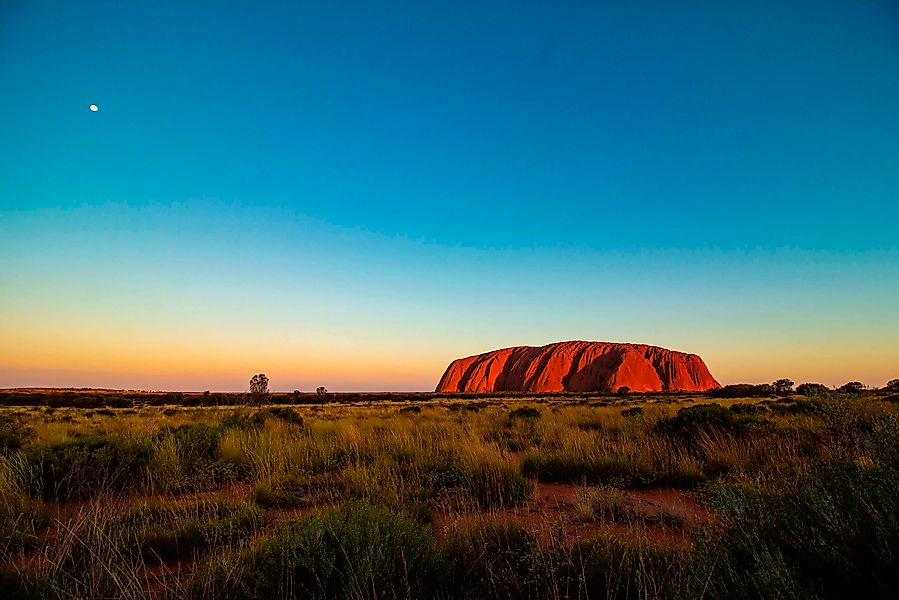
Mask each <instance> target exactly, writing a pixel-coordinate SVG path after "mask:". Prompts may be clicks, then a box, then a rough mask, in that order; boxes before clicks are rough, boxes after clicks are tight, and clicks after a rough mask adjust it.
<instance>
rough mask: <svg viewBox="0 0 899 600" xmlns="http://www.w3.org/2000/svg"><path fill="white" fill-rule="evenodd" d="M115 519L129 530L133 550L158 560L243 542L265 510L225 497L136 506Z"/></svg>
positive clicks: (146, 557) (258, 523)
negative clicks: (223, 499)
mask: <svg viewBox="0 0 899 600" xmlns="http://www.w3.org/2000/svg"><path fill="white" fill-rule="evenodd" d="M114 522H115V524H116V525H118V526H120V527H122V528H123V531H127V532H128V538H129V541H130V542H131V543H130V545H129V547H130V548H131V549H133V551H135V552H136V553H138V554H139V555H140V556H141V557H142V559H143V560H145V561H150V562H155V561H163V560H171V559H176V558H185V557H190V556H192V555H194V554H196V553H197V552H200V551H203V550H206V549H208V548H214V547H218V546H222V545H237V544H240V543H241V542H244V541H246V540H247V539H248V538H249V536H250V535H251V534H252V533H253V532H254V531H256V529H258V528H259V526H260V524H261V522H262V512H261V511H260V510H259V509H258V508H257V507H255V506H253V505H251V504H248V503H243V502H230V501H221V500H220V501H200V502H197V503H188V504H176V505H166V504H160V503H155V504H146V505H144V506H139V507H135V508H132V509H131V510H129V511H128V512H126V513H125V514H123V515H121V516H119V517H116V518H115V520H114Z"/></svg>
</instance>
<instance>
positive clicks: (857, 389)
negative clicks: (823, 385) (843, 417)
mask: <svg viewBox="0 0 899 600" xmlns="http://www.w3.org/2000/svg"><path fill="white" fill-rule="evenodd" d="M838 391H840V392H842V393H844V394H861V393H862V392H864V391H865V384H864V383H862V382H861V381H850V382H849V383H844V384H843V385H841V386H840V387H839V390H838Z"/></svg>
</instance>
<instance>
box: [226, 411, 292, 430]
mask: <svg viewBox="0 0 899 600" xmlns="http://www.w3.org/2000/svg"><path fill="white" fill-rule="evenodd" d="M266 419H276V420H279V421H283V422H285V423H291V424H293V425H302V424H303V416H302V415H301V414H300V413H298V412H297V411H296V410H295V409H293V408H290V407H288V406H270V407H268V408H264V409H262V410H258V411H256V412H253V413H247V412H245V411H235V412H233V413H231V414H229V415H227V416H226V417H225V418H224V419H222V422H221V423H220V425H219V427H220V428H221V429H223V430H224V429H256V428H259V427H262V426H263V425H265V421H266Z"/></svg>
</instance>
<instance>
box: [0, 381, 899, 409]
mask: <svg viewBox="0 0 899 600" xmlns="http://www.w3.org/2000/svg"><path fill="white" fill-rule="evenodd" d="M891 383H893V382H891ZM866 391H867V392H876V391H877V390H867V389H866V388H865V387H864V386H863V385H861V384H860V383H858V382H850V383H849V384H846V385H844V386H841V387H840V388H837V389H831V388H828V387H827V386H825V385H822V384H819V383H803V384H800V385H798V386H797V387H796V389H795V390H793V389H792V386H790V389H789V390H778V389H777V388H775V387H774V386H772V385H771V384H748V383H739V384H732V385H726V386H724V387H722V388H719V389H717V390H711V391H709V392H707V393H702V392H641V393H635V392H627V393H618V394H611V393H608V392H540V393H534V392H489V393H484V392H467V393H466V392H325V393H318V392H300V391H294V392H273V393H265V394H252V393H249V392H245V393H241V392H141V391H117V390H71V389H65V390H53V389H33V390H28V389H15V390H0V406H49V407H54V408H67V407H71V408H132V407H134V406H162V405H178V406H243V405H264V404H297V405H302V404H328V403H335V404H354V403H367V402H428V401H439V400H485V399H494V400H502V399H515V398H535V397H539V398H548V399H566V398H568V399H571V400H575V399H585V398H603V397H605V398H608V397H621V396H627V397H628V398H630V399H632V400H633V399H637V398H641V397H645V398H652V397H658V396H678V397H681V398H689V397H712V398H764V397H775V396H778V395H788V394H791V393H795V394H799V395H802V396H820V395H825V394H837V393H844V394H861V393H864V392H866ZM880 391H881V392H887V393H889V392H896V391H899V388H897V386H896V384H893V385H892V386H889V385H888V386H887V387H885V388H883V389H882V390H880Z"/></svg>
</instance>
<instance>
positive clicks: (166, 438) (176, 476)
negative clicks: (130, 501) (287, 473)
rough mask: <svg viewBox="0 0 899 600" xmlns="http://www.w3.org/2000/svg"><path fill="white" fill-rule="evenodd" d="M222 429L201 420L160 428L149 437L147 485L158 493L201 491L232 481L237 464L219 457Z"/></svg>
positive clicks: (236, 470)
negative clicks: (199, 421)
mask: <svg viewBox="0 0 899 600" xmlns="http://www.w3.org/2000/svg"><path fill="white" fill-rule="evenodd" d="M220 439H221V431H220V430H219V429H218V428H217V427H213V426H211V425H207V424H204V423H190V424H185V425H179V426H177V427H163V428H162V429H161V430H159V431H158V432H156V433H155V434H154V435H153V436H152V437H151V440H152V445H153V449H154V450H153V454H152V457H151V461H150V464H149V479H150V486H151V488H152V489H153V490H156V491H161V492H181V491H189V490H200V489H205V488H209V487H212V486H215V485H217V484H220V483H223V482H227V481H233V480H235V479H237V478H238V477H239V476H240V473H239V470H238V466H236V465H235V464H234V463H230V462H225V461H222V460H221V459H220V456H219V443H220Z"/></svg>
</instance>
